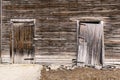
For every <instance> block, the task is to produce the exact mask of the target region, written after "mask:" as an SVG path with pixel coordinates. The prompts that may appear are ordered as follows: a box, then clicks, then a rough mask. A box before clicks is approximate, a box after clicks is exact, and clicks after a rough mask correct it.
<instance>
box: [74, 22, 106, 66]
mask: <svg viewBox="0 0 120 80" xmlns="http://www.w3.org/2000/svg"><path fill="white" fill-rule="evenodd" d="M76 21H77V35H76V37H77V56H78V53H79V30H80V24H81V23H98V24H101V25H102V65H103V66H104V61H105V48H104V28H103V27H104V25H103V24H104V22H103V21H100V20H87V21H80V20H76ZM77 65H78V66H80V63H79V62H78V57H77ZM82 66H83V65H82Z"/></svg>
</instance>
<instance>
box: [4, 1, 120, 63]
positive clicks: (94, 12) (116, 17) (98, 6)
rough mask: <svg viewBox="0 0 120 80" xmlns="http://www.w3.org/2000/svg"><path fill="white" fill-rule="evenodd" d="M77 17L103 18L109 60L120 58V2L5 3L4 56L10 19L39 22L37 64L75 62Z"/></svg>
mask: <svg viewBox="0 0 120 80" xmlns="http://www.w3.org/2000/svg"><path fill="white" fill-rule="evenodd" d="M73 17H102V18H103V19H104V20H105V25H104V33H105V34H104V37H105V57H106V58H115V59H116V58H120V43H119V42H120V41H119V40H120V0H109V1H108V0H97V1H96V0H3V30H2V34H3V35H2V41H3V42H2V51H3V53H2V55H5V54H7V55H9V43H10V42H9V33H10V29H11V27H10V19H16V18H17V19H19V18H20V19H21V18H23V19H24V18H25V19H36V34H35V39H36V41H35V46H36V50H35V51H36V52H35V55H36V60H37V61H38V62H39V61H41V59H42V60H43V59H44V60H46V59H47V58H50V59H53V62H54V61H56V58H57V59H60V60H58V61H61V59H62V60H64V59H65V60H66V61H67V60H68V61H69V62H71V60H72V59H75V58H76V55H77V54H76V52H77V46H76V43H77V42H76V22H75V21H72V20H70V19H71V18H73ZM118 41H119V42H118ZM51 56H52V57H51ZM53 56H54V58H53ZM3 58H4V56H3ZM8 58H9V56H8ZM47 60H48V59H47ZM47 60H46V61H47ZM48 61H49V60H48ZM68 61H67V62H68Z"/></svg>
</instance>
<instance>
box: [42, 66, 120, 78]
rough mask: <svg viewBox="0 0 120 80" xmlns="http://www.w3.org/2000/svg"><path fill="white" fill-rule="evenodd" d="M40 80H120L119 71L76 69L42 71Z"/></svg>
mask: <svg viewBox="0 0 120 80" xmlns="http://www.w3.org/2000/svg"><path fill="white" fill-rule="evenodd" d="M41 80H120V69H112V70H97V69H93V68H76V69H74V70H66V69H62V70H60V69H58V70H50V71H46V70H45V69H43V70H42V77H41Z"/></svg>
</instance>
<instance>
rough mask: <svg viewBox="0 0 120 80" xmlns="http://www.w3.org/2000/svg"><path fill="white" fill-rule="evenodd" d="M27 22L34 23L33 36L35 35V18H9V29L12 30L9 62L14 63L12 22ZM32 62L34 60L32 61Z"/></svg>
mask: <svg viewBox="0 0 120 80" xmlns="http://www.w3.org/2000/svg"><path fill="white" fill-rule="evenodd" d="M20 22H23V23H27V22H32V23H33V24H34V36H35V32H36V19H10V24H11V30H12V36H11V37H12V51H11V52H12V54H10V63H12V64H13V63H14V31H13V29H14V27H13V23H20ZM34 57H35V52H34ZM33 62H34V61H33Z"/></svg>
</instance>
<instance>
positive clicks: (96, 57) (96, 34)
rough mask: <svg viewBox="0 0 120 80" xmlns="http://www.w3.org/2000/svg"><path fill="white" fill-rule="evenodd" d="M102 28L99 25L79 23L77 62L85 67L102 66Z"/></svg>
mask: <svg viewBox="0 0 120 80" xmlns="http://www.w3.org/2000/svg"><path fill="white" fill-rule="evenodd" d="M102 34H103V26H102V25H101V24H99V23H81V24H80V27H79V36H78V44H79V46H78V62H80V63H82V64H85V65H100V64H102Z"/></svg>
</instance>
